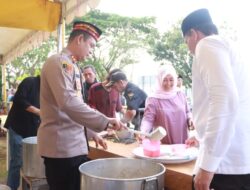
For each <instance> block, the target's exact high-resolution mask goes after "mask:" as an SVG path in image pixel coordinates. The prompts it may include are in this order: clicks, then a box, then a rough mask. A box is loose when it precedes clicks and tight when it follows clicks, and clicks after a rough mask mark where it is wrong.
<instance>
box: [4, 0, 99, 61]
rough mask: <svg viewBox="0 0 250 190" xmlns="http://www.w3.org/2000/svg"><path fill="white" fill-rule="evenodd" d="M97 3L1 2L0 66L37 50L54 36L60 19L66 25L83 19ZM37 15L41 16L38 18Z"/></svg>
mask: <svg viewBox="0 0 250 190" xmlns="http://www.w3.org/2000/svg"><path fill="white" fill-rule="evenodd" d="M31 2H32V3H31ZM99 2H100V0H54V1H52V0H32V1H31V0H9V1H6V0H0V5H1V6H0V36H1V38H0V44H1V46H0V64H6V63H10V62H11V61H12V60H14V59H15V58H16V57H18V56H21V55H22V54H23V53H24V52H26V51H28V50H30V49H32V48H35V47H37V46H39V45H40V44H41V42H43V41H45V40H46V39H48V37H49V36H50V35H56V29H57V27H58V24H59V23H60V19H61V17H62V18H65V20H66V23H70V22H72V20H73V19H74V18H75V17H76V16H77V17H79V16H83V15H84V14H86V13H87V12H88V11H89V10H91V9H94V8H95V7H96V6H97V5H98V4H99ZM34 7H38V10H37V11H35V8H34ZM28 8H29V9H28ZM24 10H26V11H24ZM58 10H60V11H59V12H58ZM19 11H20V12H19ZM38 12H40V13H41V12H43V13H41V14H40V16H39V14H38ZM42 15H43V16H42ZM58 15H59V17H58Z"/></svg>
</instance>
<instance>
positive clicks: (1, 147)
mask: <svg viewBox="0 0 250 190" xmlns="http://www.w3.org/2000/svg"><path fill="white" fill-rule="evenodd" d="M6 176H7V171H6V137H0V184H6Z"/></svg>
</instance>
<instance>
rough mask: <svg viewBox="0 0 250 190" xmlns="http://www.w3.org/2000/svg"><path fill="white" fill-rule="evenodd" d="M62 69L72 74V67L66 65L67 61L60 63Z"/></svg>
mask: <svg viewBox="0 0 250 190" xmlns="http://www.w3.org/2000/svg"><path fill="white" fill-rule="evenodd" d="M62 67H63V68H64V70H65V71H66V72H68V73H72V71H73V65H72V64H70V63H68V62H67V61H62Z"/></svg>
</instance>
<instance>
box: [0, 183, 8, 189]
mask: <svg viewBox="0 0 250 190" xmlns="http://www.w3.org/2000/svg"><path fill="white" fill-rule="evenodd" d="M0 190H11V189H10V187H9V186H7V185H2V184H0Z"/></svg>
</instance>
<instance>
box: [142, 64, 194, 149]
mask: <svg viewBox="0 0 250 190" xmlns="http://www.w3.org/2000/svg"><path fill="white" fill-rule="evenodd" d="M157 79H158V87H157V90H156V91H155V93H154V94H153V95H151V96H149V97H148V98H147V100H146V108H145V112H144V116H143V119H142V123H141V131H143V132H150V131H151V130H152V129H153V128H156V127H157V126H162V127H164V128H165V129H166V131H167V136H165V137H164V138H163V139H162V143H163V144H184V143H185V140H186V139H187V138H188V124H191V122H192V121H191V112H190V109H189V108H188V104H187V100H186V97H185V94H184V93H183V92H182V91H181V90H180V89H179V88H178V87H177V74H176V71H175V69H174V67H173V66H172V65H170V64H168V65H163V66H161V68H160V69H159V72H158V75H157Z"/></svg>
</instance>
